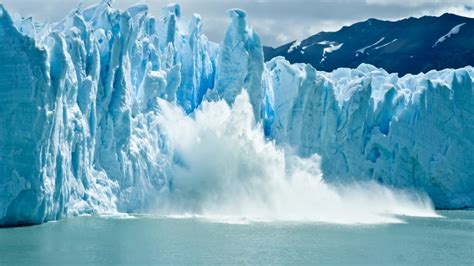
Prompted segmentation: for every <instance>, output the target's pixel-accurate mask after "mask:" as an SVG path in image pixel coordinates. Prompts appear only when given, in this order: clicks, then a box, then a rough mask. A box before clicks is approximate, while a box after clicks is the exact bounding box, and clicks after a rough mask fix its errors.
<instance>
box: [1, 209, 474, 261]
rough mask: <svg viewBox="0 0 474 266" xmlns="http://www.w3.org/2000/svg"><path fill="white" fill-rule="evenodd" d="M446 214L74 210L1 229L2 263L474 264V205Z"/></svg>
mask: <svg viewBox="0 0 474 266" xmlns="http://www.w3.org/2000/svg"><path fill="white" fill-rule="evenodd" d="M440 214H441V215H443V216H444V217H445V218H408V217H403V218H402V219H403V220H404V221H405V223H398V224H379V225H335V224H326V223H286V222H285V223H282V222H271V223H247V224H228V223H217V222H213V221H209V220H205V219H199V218H186V219H176V218H166V217H150V216H137V217H134V218H125V219H124V218H103V217H102V218H100V217H82V218H70V219H66V220H62V221H59V222H50V223H46V224H43V225H39V226H32V227H21V228H9V229H0V265H15V264H31V265H66V264H74V265H85V264H87V265H118V264H126V265H142V264H152V265H158V264H184V265H193V264H206V265H209V264H238V265H242V264H292V265H307V264H312V265H317V264H326V265H328V264H331V265H333V264H344V265H347V264H377V265H387V264H414V265H472V262H473V260H474V212H472V211H442V212H440Z"/></svg>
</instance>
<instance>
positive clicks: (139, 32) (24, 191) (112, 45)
mask: <svg viewBox="0 0 474 266" xmlns="http://www.w3.org/2000/svg"><path fill="white" fill-rule="evenodd" d="M228 14H229V16H230V18H231V23H230V26H229V28H228V30H227V32H226V35H225V39H224V41H223V43H222V44H221V45H218V44H216V43H212V42H210V41H208V40H207V38H206V37H205V36H204V35H203V34H202V20H201V18H200V16H199V15H194V16H193V17H192V18H190V20H189V21H186V20H185V19H184V18H182V16H181V10H180V7H179V6H178V5H169V6H167V7H165V8H164V9H163V10H162V14H161V16H160V17H159V18H155V17H153V16H151V15H149V14H148V7H147V6H146V5H135V6H132V7H130V8H129V9H127V10H125V11H120V10H117V9H114V8H113V7H112V6H111V1H102V2H101V3H99V4H97V5H94V6H91V7H88V8H82V7H78V8H76V9H75V10H73V11H72V12H71V13H70V14H68V15H67V16H66V17H65V18H64V19H63V20H61V21H59V22H57V23H53V24H44V23H39V22H35V21H33V19H31V18H26V19H25V18H22V17H16V18H15V19H13V18H12V16H10V14H9V13H8V11H7V10H5V8H4V7H3V6H1V5H0V40H1V42H0V122H1V124H2V125H3V126H2V128H1V129H0V169H1V172H0V225H21V224H37V223H41V222H44V221H48V220H54V219H59V218H61V217H64V216H67V215H78V214H92V213H114V212H118V211H119V212H140V211H147V209H148V208H149V207H150V206H152V205H154V204H155V201H156V197H157V195H158V194H159V193H160V192H161V191H162V190H163V188H168V187H169V186H172V179H173V173H172V172H170V171H171V170H172V169H173V167H172V165H173V164H176V163H179V158H176V157H175V156H176V155H175V154H174V151H173V147H172V146H170V142H169V139H170V136H167V135H166V133H165V132H164V131H163V130H162V129H161V128H160V127H161V124H160V123H159V116H160V114H161V108H162V106H160V104H159V100H158V98H161V99H164V100H166V101H168V102H170V103H171V104H175V105H177V106H179V107H180V108H183V110H184V111H185V113H187V114H190V116H193V115H195V114H194V110H195V109H196V108H199V106H200V104H201V102H202V101H203V100H218V99H223V100H225V101H226V102H227V103H228V104H230V105H232V104H233V102H234V100H235V99H236V97H237V96H238V95H239V94H241V92H242V90H243V89H245V90H247V91H248V95H249V101H250V103H251V105H252V108H253V113H254V116H255V121H257V122H259V121H260V122H261V123H262V124H263V127H264V130H265V134H266V137H267V138H270V139H274V140H275V141H276V143H277V144H278V145H279V146H280V147H286V148H289V149H294V150H295V151H296V153H297V154H299V155H301V156H304V157H310V156H311V155H313V154H315V153H319V154H320V155H321V156H322V159H323V170H324V174H325V175H326V179H327V180H333V181H350V180H368V179H373V180H377V181H379V182H381V183H383V184H386V185H391V186H394V187H400V188H414V189H415V190H418V191H423V192H427V193H428V194H429V195H430V196H431V197H432V199H433V200H434V202H435V204H436V205H437V206H438V207H447V208H460V207H465V206H471V207H472V206H474V203H473V198H474V195H473V191H474V184H473V182H474V181H473V180H474V178H473V173H474V171H473V168H472V167H471V166H470V162H472V161H473V160H472V159H473V158H472V156H473V155H472V151H474V147H473V140H474V133H473V126H472V125H474V123H473V122H474V121H473V119H474V118H473V113H472V112H473V111H472V110H474V109H473V98H472V94H473V83H472V77H473V75H474V74H473V69H472V68H471V67H466V68H464V69H459V70H444V71H439V72H434V71H433V72H430V73H427V74H420V75H417V76H405V77H403V78H398V77H397V75H396V74H388V73H386V72H385V71H383V70H381V69H375V68H373V67H372V66H368V65H361V66H360V67H359V68H358V69H354V70H350V69H339V70H336V71H334V72H332V73H323V72H318V71H316V70H315V69H314V68H312V67H311V66H309V65H301V64H296V65H290V64H289V63H288V62H286V61H285V60H284V59H282V58H276V59H274V60H272V61H271V62H269V63H267V64H266V65H264V63H263V52H262V46H261V44H260V40H259V38H258V35H257V34H256V33H255V32H254V31H253V30H252V29H251V28H250V27H249V26H248V25H247V23H246V14H245V12H244V11H242V10H238V9H235V10H230V11H229V12H228Z"/></svg>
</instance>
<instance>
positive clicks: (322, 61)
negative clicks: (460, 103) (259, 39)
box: [264, 13, 474, 75]
mask: <svg viewBox="0 0 474 266" xmlns="http://www.w3.org/2000/svg"><path fill="white" fill-rule="evenodd" d="M451 31H454V32H451ZM472 44H474V19H473V18H468V17H462V16H459V15H455V14H451V13H445V14H443V15H441V16H439V17H436V16H423V17H420V18H415V17H409V18H405V19H401V20H398V21H387V20H379V19H375V18H370V19H367V20H365V21H361V22H357V23H354V24H352V25H350V26H343V27H342V28H341V29H339V30H338V31H335V32H325V31H322V32H319V33H317V34H315V35H312V36H310V37H308V38H306V39H304V40H302V41H298V40H296V41H292V42H289V43H287V44H284V45H282V46H279V47H276V48H272V47H267V46H265V47H264V54H265V60H266V61H269V60H270V59H272V58H274V57H277V56H283V57H285V58H286V59H287V60H288V61H290V62H291V63H308V64H311V65H312V66H313V67H315V68H316V69H318V70H323V71H333V70H335V69H337V68H340V67H348V68H355V67H357V66H358V65H360V64H362V63H367V64H372V65H374V66H376V67H381V68H384V69H385V70H387V71H388V72H390V73H398V74H399V75H405V74H418V73H421V72H428V71H429V70H432V69H435V70H441V69H445V68H459V67H464V66H468V65H473V64H474V45H472Z"/></svg>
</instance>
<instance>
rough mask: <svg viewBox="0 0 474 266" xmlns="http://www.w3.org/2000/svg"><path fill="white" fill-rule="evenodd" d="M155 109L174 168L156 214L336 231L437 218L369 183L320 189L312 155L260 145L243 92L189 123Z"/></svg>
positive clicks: (176, 111)
mask: <svg viewBox="0 0 474 266" xmlns="http://www.w3.org/2000/svg"><path fill="white" fill-rule="evenodd" d="M160 107H161V115H160V121H159V123H160V126H161V127H162V130H163V131H164V132H165V134H166V136H167V138H168V141H169V145H170V146H171V147H172V148H171V150H172V151H173V164H172V166H171V169H170V171H169V172H170V173H171V176H172V177H171V180H170V185H169V186H168V187H166V188H165V189H164V191H163V192H162V193H161V195H160V196H159V199H158V201H157V202H158V203H157V207H156V213H157V214H159V215H169V216H171V217H193V218H196V217H198V218H204V219H210V220H213V221H220V222H236V223H242V222H247V221H250V222H252V221H264V222H265V221H303V222H328V223H341V224H358V223H362V224H374V223H400V222H403V220H401V219H400V218H399V217H400V216H403V215H407V216H423V217H427V216H429V217H435V216H437V214H436V213H435V211H434V210H433V207H432V204H431V201H430V200H429V199H428V198H427V197H425V196H420V195H415V194H411V193H408V192H404V191H394V190H390V189H388V188H385V187H383V186H381V185H377V184H375V183H367V184H353V185H344V186H342V185H339V186H335V185H331V184H328V183H326V182H325V181H324V179H323V175H322V173H321V171H320V157H319V156H317V155H314V156H312V157H310V158H300V157H298V156H295V155H292V154H291V152H290V151H285V150H283V149H281V148H279V147H276V146H275V144H274V142H271V141H268V140H267V139H265V137H264V134H263V130H262V127H261V125H259V124H256V123H255V121H254V115H253V111H252V106H251V104H250V103H249V97H248V95H247V93H246V92H245V91H244V92H243V93H242V94H241V95H240V96H239V97H238V98H237V99H236V101H235V103H234V105H233V107H229V105H228V104H227V103H226V102H224V101H218V102H205V103H203V105H202V107H201V108H199V109H198V110H196V111H195V112H194V113H193V114H192V115H191V116H188V115H186V114H185V112H184V111H183V110H182V109H181V108H179V107H176V106H175V105H172V104H170V103H168V102H165V101H161V102H160Z"/></svg>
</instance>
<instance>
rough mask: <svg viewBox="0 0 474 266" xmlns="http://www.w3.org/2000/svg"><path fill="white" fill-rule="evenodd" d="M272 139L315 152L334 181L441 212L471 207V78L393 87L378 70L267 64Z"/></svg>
mask: <svg viewBox="0 0 474 266" xmlns="http://www.w3.org/2000/svg"><path fill="white" fill-rule="evenodd" d="M267 68H268V72H266V73H267V75H268V80H269V82H268V84H269V85H268V86H269V90H272V91H273V95H274V96H273V101H272V102H271V103H270V106H272V107H271V108H268V109H269V110H270V111H269V113H270V114H269V115H268V116H269V117H271V120H270V121H268V122H267V123H268V125H267V126H266V127H267V128H269V135H270V136H271V137H273V138H275V139H276V141H277V142H278V143H281V144H289V146H291V147H293V148H295V149H297V152H298V153H299V154H300V155H302V156H310V155H311V154H314V153H318V154H320V155H321V156H322V158H323V163H322V170H323V172H324V174H325V179H326V180H330V181H342V182H346V181H354V180H376V181H378V182H380V183H382V184H385V185H389V186H393V187H397V188H407V189H415V190H417V191H424V192H427V193H428V194H429V195H430V197H431V198H432V200H433V201H434V203H435V205H436V206H437V207H439V208H465V207H470V206H473V204H474V202H473V199H474V190H473V189H474V168H473V166H472V164H471V162H472V161H473V160H474V153H473V151H474V126H473V125H474V116H473V110H474V98H473V94H474V92H473V90H474V85H473V77H474V69H473V68H472V67H466V68H463V69H458V70H451V69H447V70H443V71H430V72H428V73H426V74H419V75H407V76H404V77H402V78H399V77H398V76H397V75H396V74H388V73H387V72H385V71H384V70H383V69H377V68H375V67H373V66H370V65H364V64H363V65H360V66H359V67H358V68H357V69H344V68H341V69H338V70H335V71H334V72H331V73H324V72H318V71H316V70H315V69H314V68H312V67H311V66H309V65H304V64H295V65H290V64H289V63H288V62H287V61H286V60H284V59H283V58H275V59H274V60H272V61H270V62H269V63H268V64H267Z"/></svg>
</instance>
